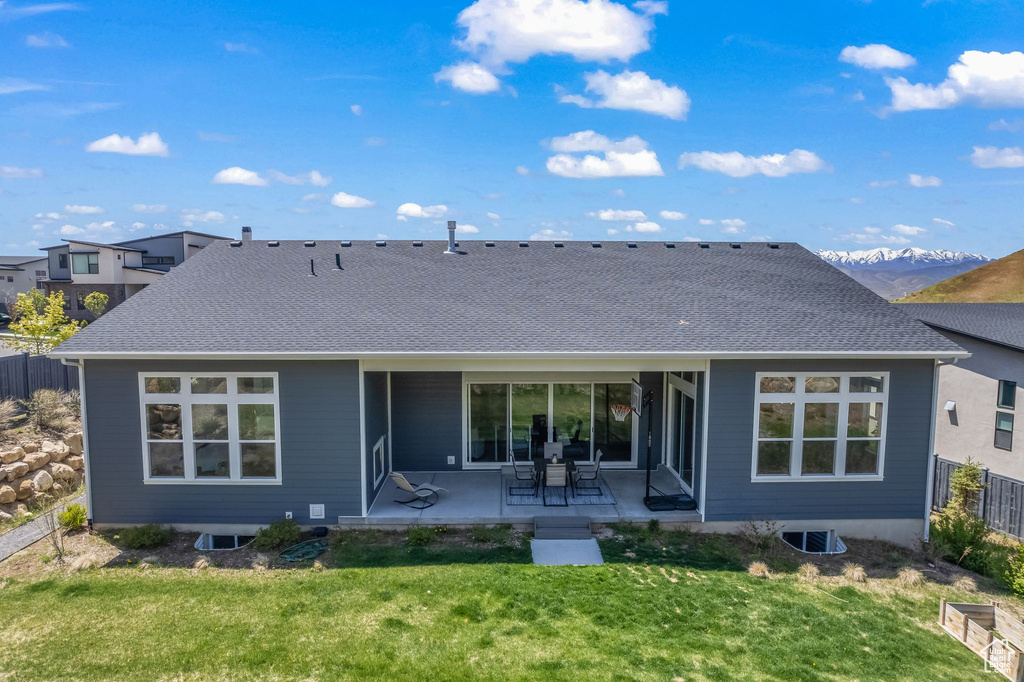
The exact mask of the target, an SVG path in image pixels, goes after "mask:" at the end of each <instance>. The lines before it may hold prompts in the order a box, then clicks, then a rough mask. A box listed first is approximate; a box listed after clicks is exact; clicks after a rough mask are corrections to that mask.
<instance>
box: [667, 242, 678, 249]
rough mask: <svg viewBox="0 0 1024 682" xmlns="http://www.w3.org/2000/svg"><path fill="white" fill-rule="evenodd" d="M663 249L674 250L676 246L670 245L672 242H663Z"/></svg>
mask: <svg viewBox="0 0 1024 682" xmlns="http://www.w3.org/2000/svg"><path fill="white" fill-rule="evenodd" d="M665 248H666V249H674V248H676V245H675V244H674V243H672V242H665Z"/></svg>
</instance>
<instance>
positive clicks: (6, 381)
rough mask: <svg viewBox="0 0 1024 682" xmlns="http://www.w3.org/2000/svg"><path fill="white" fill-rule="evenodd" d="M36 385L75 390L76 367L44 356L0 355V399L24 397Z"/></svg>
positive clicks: (36, 386)
mask: <svg viewBox="0 0 1024 682" xmlns="http://www.w3.org/2000/svg"><path fill="white" fill-rule="evenodd" d="M40 388H54V389H60V390H62V391H70V390H71V389H77V388H78V369H76V368H75V367H69V366H67V365H63V364H61V362H60V360H56V359H54V358H49V357H46V356H45V355H29V354H28V353H22V354H21V355H11V356H8V357H5V358H0V399H4V398H20V399H21V400H28V398H29V396H31V395H32V393H33V392H35V391H37V390H39V389H40Z"/></svg>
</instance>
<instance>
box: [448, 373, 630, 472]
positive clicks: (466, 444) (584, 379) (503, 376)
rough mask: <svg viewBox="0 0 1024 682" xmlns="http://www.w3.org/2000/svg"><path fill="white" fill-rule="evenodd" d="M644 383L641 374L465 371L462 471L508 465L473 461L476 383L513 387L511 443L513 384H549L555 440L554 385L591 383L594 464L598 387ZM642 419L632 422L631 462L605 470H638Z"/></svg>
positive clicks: (507, 424) (608, 463)
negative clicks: (472, 411) (473, 387)
mask: <svg viewBox="0 0 1024 682" xmlns="http://www.w3.org/2000/svg"><path fill="white" fill-rule="evenodd" d="M633 379H636V380H637V381H639V380H640V373H639V372H543V373H541V372H463V374H462V415H463V419H462V424H463V434H462V468H463V469H464V470H495V469H500V468H501V467H502V466H503V465H505V464H507V461H506V459H504V458H502V459H500V461H498V462H479V463H474V462H473V461H472V460H471V457H470V453H471V450H472V442H471V439H470V436H471V434H472V429H473V427H472V420H471V417H470V409H471V405H470V400H471V396H470V386H471V385H474V384H505V385H508V386H509V392H508V394H507V395H508V404H507V405H506V417H505V428H506V433H507V434H508V438H509V441H508V442H509V443H510V444H511V442H512V441H511V432H510V431H509V428H510V424H511V419H512V391H511V386H512V385H513V384H546V385H547V387H548V412H547V416H548V433H547V434H546V437H547V438H551V434H552V427H553V423H552V420H553V417H554V385H555V384H590V459H589V460H588V461H589V462H593V461H594V457H595V456H596V453H595V449H594V400H595V398H594V384H629V383H630V381H631V380H633ZM640 421H641V420H639V419H636V418H634V419H633V420H632V434H631V435H630V440H631V442H630V459H629V461H627V462H611V461H607V460H605V461H602V463H601V467H602V468H605V469H636V468H637V463H638V461H639V459H638V456H637V454H638V451H639V450H638V448H639V441H638V439H639V438H640V427H639V423H640ZM548 442H549V441H548Z"/></svg>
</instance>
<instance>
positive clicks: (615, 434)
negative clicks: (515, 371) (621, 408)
mask: <svg viewBox="0 0 1024 682" xmlns="http://www.w3.org/2000/svg"><path fill="white" fill-rule="evenodd" d="M629 391H630V384H628V383H623V382H618V383H593V382H587V381H575V382H529V383H526V382H522V383H520V382H508V383H499V382H487V383H483V382H482V383H470V384H469V385H468V387H467V394H468V399H469V405H468V410H469V415H468V416H469V432H468V439H469V447H468V462H467V463H468V464H471V465H498V464H501V463H504V462H505V460H506V458H507V456H508V453H509V452H511V453H512V454H513V455H514V456H515V458H516V459H517V460H521V461H525V460H530V459H535V458H538V457H543V456H544V443H561V444H562V454H563V456H564V457H566V458H568V459H572V460H575V461H579V462H591V461H593V459H594V455H595V452H596V451H597V450H598V449H600V450H601V451H602V452H603V453H604V457H603V459H602V461H603V462H605V463H615V462H619V463H629V462H632V461H633V420H632V414H630V415H627V417H626V419H625V421H622V422H617V421H615V418H614V417H613V416H612V413H611V405H614V404H625V405H628V404H629Z"/></svg>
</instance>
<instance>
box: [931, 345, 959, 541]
mask: <svg viewBox="0 0 1024 682" xmlns="http://www.w3.org/2000/svg"><path fill="white" fill-rule="evenodd" d="M959 360H960V358H953V360H952V362H943V361H941V360H936V361H935V369H934V370H933V371H932V414H931V418H930V419H929V427H930V428H929V429H928V478H927V481H928V484H927V485H926V486H925V491H924V532H923V533H921V538H922V539H923V541H924V542H928V541H929V539H930V536H931V520H932V498H933V497H934V495H935V454H936V453H935V426H936V420H937V418H938V412H939V368H941V367H943V366H945V365H955V364H956V363H957V362H958V361H959Z"/></svg>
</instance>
